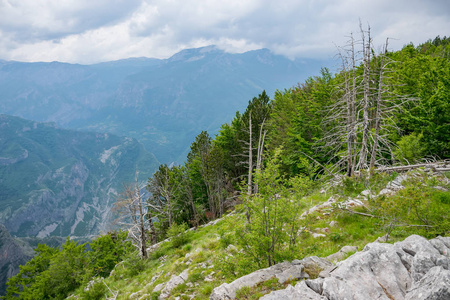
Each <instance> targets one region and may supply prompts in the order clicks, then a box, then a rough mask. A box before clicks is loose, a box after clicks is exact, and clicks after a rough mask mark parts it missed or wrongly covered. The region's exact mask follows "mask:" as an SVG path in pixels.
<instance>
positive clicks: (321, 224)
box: [75, 173, 450, 299]
mask: <svg viewBox="0 0 450 300" xmlns="http://www.w3.org/2000/svg"><path fill="white" fill-rule="evenodd" d="M416 174H418V173H416ZM421 174H422V175H419V177H420V178H421V179H420V180H422V183H423V184H424V186H425V184H429V183H430V178H426V177H427V176H425V175H423V174H424V173H421ZM395 177H396V174H394V175H386V174H384V175H376V176H374V177H372V179H371V180H344V181H343V182H342V183H341V184H339V185H337V186H334V187H331V188H329V189H328V190H327V191H326V192H324V190H322V191H321V192H320V191H319V190H317V191H316V192H315V193H314V194H312V195H311V196H309V197H308V198H306V199H304V200H303V201H304V202H305V207H307V208H310V207H313V206H314V205H316V204H319V203H322V202H324V201H326V200H327V199H329V197H330V196H333V197H334V198H339V199H342V200H345V199H348V198H355V197H357V196H358V195H360V193H361V191H363V190H366V189H368V188H370V190H371V192H372V193H373V194H377V193H378V192H379V191H380V190H381V189H383V188H384V187H385V186H386V184H387V183H388V182H389V181H391V180H392V179H394V178H395ZM449 177H450V174H448V173H447V174H446V177H444V176H438V177H437V181H433V182H434V184H438V185H439V186H443V187H446V188H447V189H448V188H450V184H449V180H448V178H449ZM433 191H434V190H433ZM433 195H438V196H439V197H440V198H439V197H438V196H436V197H437V198H439V199H443V200H441V201H442V205H443V206H442V208H443V209H445V208H450V203H447V202H448V201H449V199H450V192H448V191H447V192H440V191H438V190H437V189H436V193H435V194H433ZM360 197H361V196H360ZM393 197H395V196H388V197H383V198H380V197H379V199H382V201H384V202H385V203H389V201H390V200H392V199H394V198H393ZM433 197H435V196H433ZM399 199H400V198H399ZM364 203H365V206H367V208H364V207H358V208H352V209H353V210H354V211H360V212H364V213H372V212H373V213H376V211H375V210H376V209H377V206H379V202H377V201H375V200H373V199H372V200H370V199H369V200H368V201H364ZM241 217H242V214H241V213H239V212H236V213H234V214H230V215H228V216H225V217H224V218H222V219H220V220H218V221H217V222H216V223H215V224H214V225H209V226H204V227H200V228H198V229H197V230H195V231H189V232H187V233H186V234H187V242H186V243H185V244H184V245H182V246H180V247H179V248H174V247H172V244H171V243H170V242H163V243H162V244H161V246H160V247H159V248H157V249H156V250H154V251H153V252H152V253H151V255H150V258H149V259H148V260H146V261H141V260H140V259H138V258H137V257H136V255H134V256H133V257H130V258H129V259H127V260H125V261H124V262H122V263H121V264H119V265H118V266H116V268H115V270H114V271H113V272H112V275H111V276H110V277H108V278H106V279H105V283H106V284H107V285H108V286H109V288H110V289H111V290H112V291H119V294H118V298H117V299H131V298H134V299H157V297H158V295H159V293H158V292H153V290H154V288H155V287H156V286H157V285H158V284H160V283H165V282H167V281H169V279H170V278H171V276H173V275H178V274H180V273H181V272H182V271H184V270H185V269H189V278H188V280H187V281H186V282H185V283H183V284H181V285H179V286H177V287H176V288H175V289H174V290H173V291H172V293H171V296H170V298H169V299H175V297H180V299H208V298H209V295H210V294H211V292H212V290H213V289H214V287H217V286H219V285H220V284H222V283H224V282H231V281H233V280H234V279H236V278H238V277H241V276H243V275H245V274H248V273H250V272H252V271H254V270H256V269H257V266H256V265H255V263H254V262H251V261H249V260H248V259H247V258H246V257H245V255H243V254H242V252H241V251H240V249H239V246H238V243H237V240H236V236H235V234H236V233H235V232H234V230H233V224H235V222H239V221H240V219H241ZM331 221H335V222H334V223H335V224H336V225H335V226H330V222H331ZM299 222H303V225H304V226H305V228H304V230H303V231H302V233H301V234H300V238H299V243H300V244H301V247H300V249H301V250H299V252H298V253H295V257H296V258H298V259H302V258H303V257H305V256H313V255H317V256H321V257H325V256H327V255H329V254H332V253H335V252H337V251H338V250H339V249H340V248H341V247H343V246H345V245H353V246H358V248H359V249H360V250H362V249H363V247H364V245H366V244H367V243H369V242H373V241H374V240H375V239H376V238H378V237H380V236H383V235H384V234H385V233H386V232H387V230H388V227H387V226H386V224H388V222H386V221H384V220H382V219H379V218H370V217H366V216H362V215H357V214H351V213H349V212H346V211H344V210H341V209H337V208H336V207H328V208H324V209H321V210H317V211H315V212H314V213H312V214H310V215H308V217H306V218H305V219H303V220H299ZM324 228H327V229H324ZM420 230H422V229H418V228H417V227H395V228H394V229H393V231H392V232H391V240H390V242H395V241H397V240H401V239H404V238H405V237H406V236H409V235H411V234H413V233H415V234H423V235H425V236H427V231H425V230H423V231H420ZM313 232H321V233H325V235H326V236H325V237H320V238H313V237H312V234H311V233H313ZM433 234H435V233H430V232H428V235H433ZM446 234H447V235H448V234H449V232H448V231H447V232H446ZM230 245H235V246H237V247H233V246H230ZM310 276H311V277H314V276H317V274H310ZM100 286H102V285H100ZM103 287H104V286H103ZM280 288H283V286H282V285H279V284H278V283H276V282H275V281H274V280H271V281H270V280H269V281H267V282H266V283H263V284H261V285H259V286H258V287H256V288H246V289H242V290H241V291H239V293H238V298H239V299H258V298H259V297H260V296H261V295H263V294H264V293H268V292H270V291H271V290H274V289H280ZM81 291H82V289H80V290H78V291H77V293H75V295H77V296H79V295H80V293H81ZM105 292H106V291H105ZM106 293H107V294H108V295H109V296H111V293H110V292H106ZM136 293H137V294H136ZM81 298H85V297H81ZM91 299H92V298H91ZM97 299H101V298H97ZM103 299H104V296H103Z"/></svg>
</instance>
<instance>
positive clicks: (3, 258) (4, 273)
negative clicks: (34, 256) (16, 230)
mask: <svg viewBox="0 0 450 300" xmlns="http://www.w3.org/2000/svg"><path fill="white" fill-rule="evenodd" d="M30 258H31V256H29V255H27V254H26V253H24V251H23V250H22V247H21V246H20V245H19V244H18V243H17V242H16V241H15V240H14V239H13V238H12V237H11V235H10V234H9V232H8V230H6V227H5V226H4V225H2V224H0V296H1V295H4V294H5V291H6V282H7V281H8V278H10V277H12V276H14V275H16V274H17V273H19V265H24V264H25V263H26V262H27V261H28V260H29V259H30Z"/></svg>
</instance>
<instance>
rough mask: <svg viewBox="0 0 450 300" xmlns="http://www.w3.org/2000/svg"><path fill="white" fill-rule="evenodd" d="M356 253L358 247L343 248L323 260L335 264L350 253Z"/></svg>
mask: <svg viewBox="0 0 450 300" xmlns="http://www.w3.org/2000/svg"><path fill="white" fill-rule="evenodd" d="M357 251H358V247H356V246H344V247H342V248H341V250H339V251H338V252H336V253H333V254H331V255H328V256H327V257H326V258H325V259H326V260H328V261H331V262H333V263H336V262H338V261H341V260H343V259H344V258H346V257H347V256H348V254H349V253H350V252H357Z"/></svg>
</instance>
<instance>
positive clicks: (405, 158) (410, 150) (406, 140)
mask: <svg viewBox="0 0 450 300" xmlns="http://www.w3.org/2000/svg"><path fill="white" fill-rule="evenodd" d="M422 138H423V134H422V133H420V134H416V133H415V132H413V133H411V134H410V135H405V136H403V137H402V138H401V139H400V140H399V141H398V142H397V146H398V149H397V150H396V151H395V152H394V155H395V157H396V159H398V160H399V161H400V162H401V163H403V164H405V163H406V164H412V163H414V162H417V161H418V160H419V159H420V158H422V157H423V156H424V154H425V151H426V147H425V146H424V145H423V143H422Z"/></svg>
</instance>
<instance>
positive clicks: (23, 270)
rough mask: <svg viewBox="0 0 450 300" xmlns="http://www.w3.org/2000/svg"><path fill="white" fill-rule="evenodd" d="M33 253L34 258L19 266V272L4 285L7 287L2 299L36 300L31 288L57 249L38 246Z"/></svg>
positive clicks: (48, 264) (43, 245)
mask: <svg viewBox="0 0 450 300" xmlns="http://www.w3.org/2000/svg"><path fill="white" fill-rule="evenodd" d="M34 252H35V257H34V258H33V259H31V260H29V261H28V262H27V263H26V264H25V265H23V266H20V272H19V273H18V274H17V275H15V276H13V277H11V278H10V279H9V280H8V282H7V283H6V285H7V286H8V287H7V289H6V295H5V296H4V297H3V299H17V298H18V299H38V298H34V296H33V292H32V287H33V286H34V285H35V284H36V280H37V278H38V277H39V276H40V275H41V274H42V273H43V272H44V271H46V270H47V269H48V268H49V266H50V261H51V259H52V258H53V257H54V256H55V255H57V254H58V249H57V248H52V247H49V246H47V245H45V244H39V245H38V246H37V247H36V249H34Z"/></svg>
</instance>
